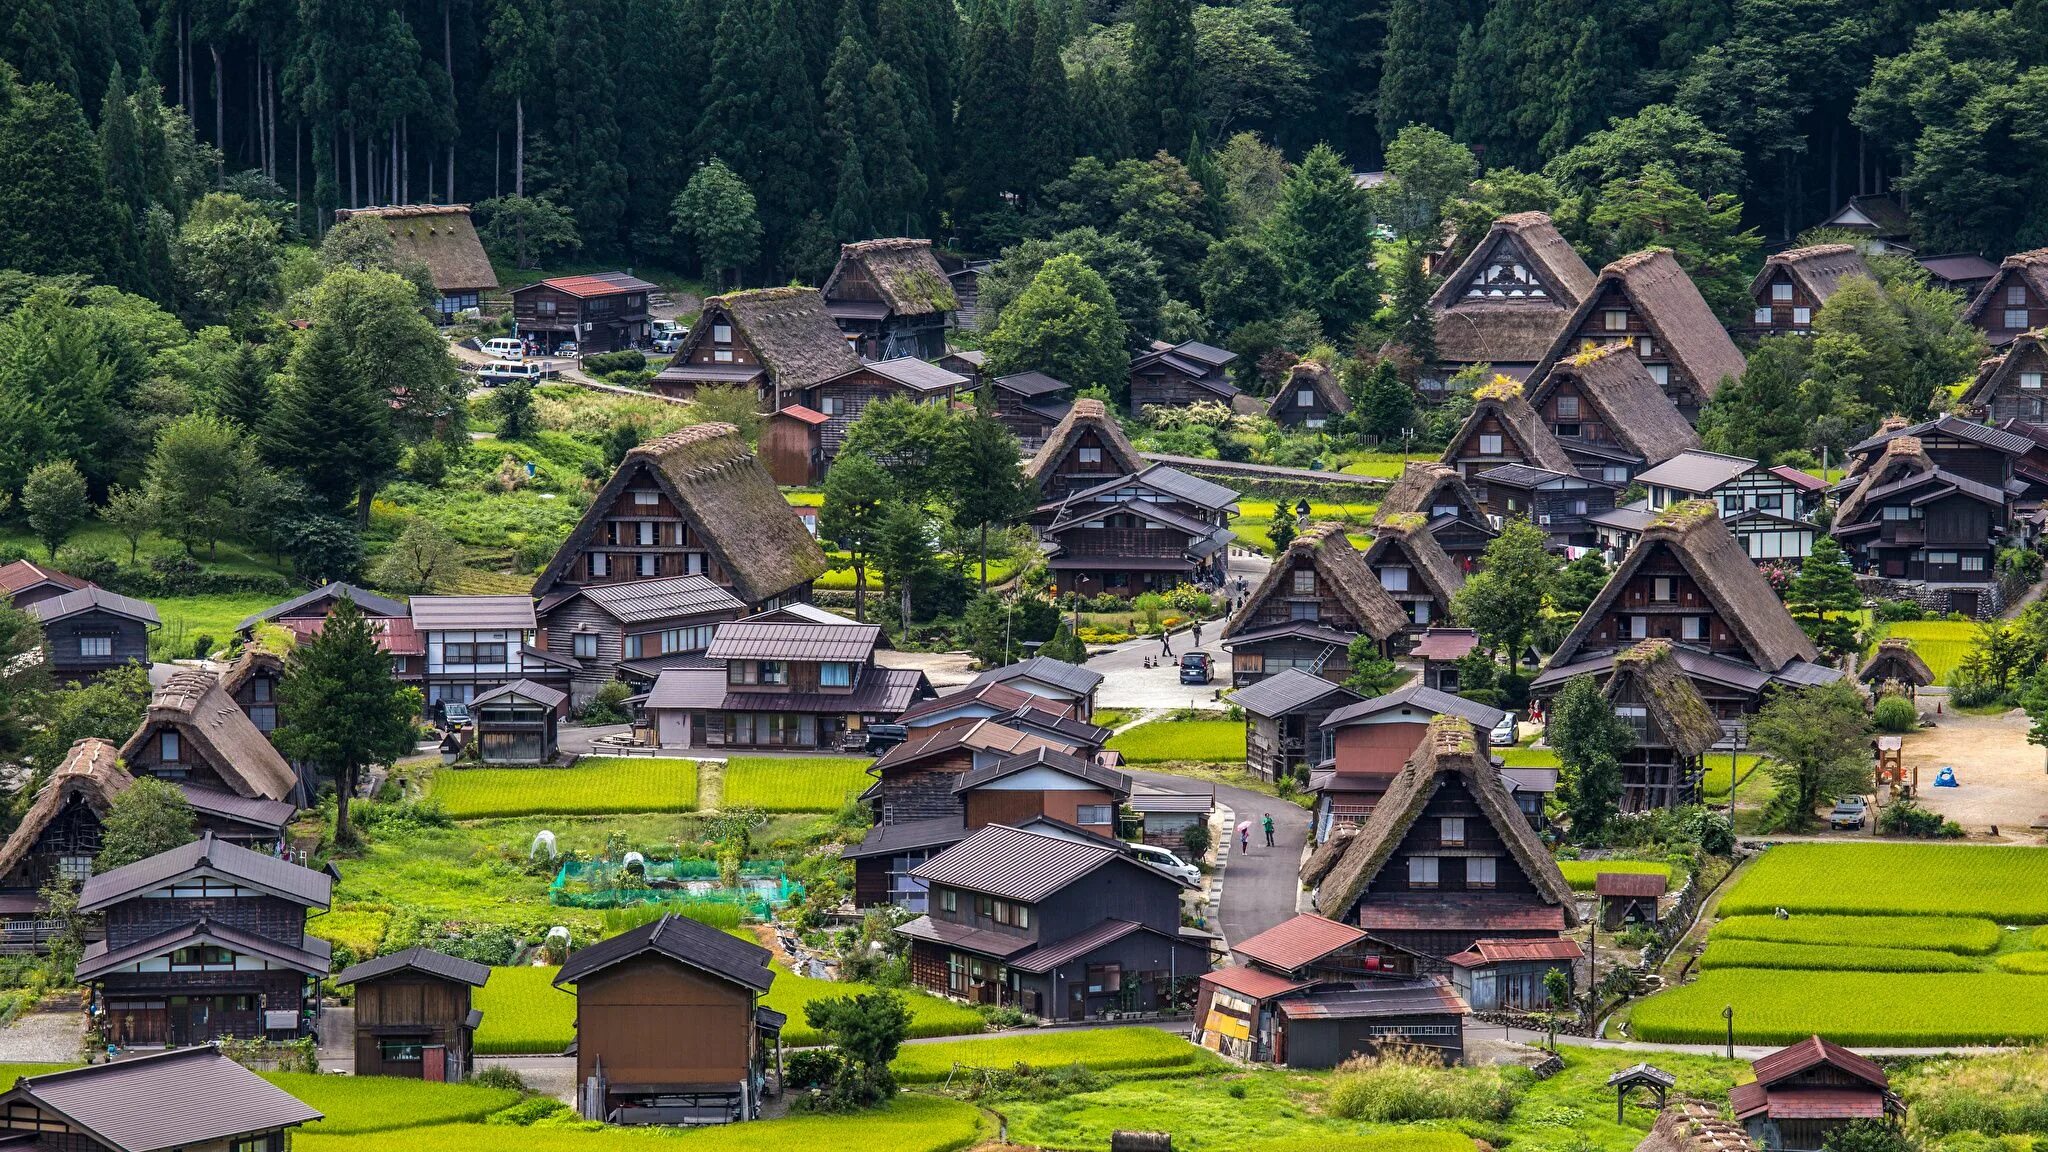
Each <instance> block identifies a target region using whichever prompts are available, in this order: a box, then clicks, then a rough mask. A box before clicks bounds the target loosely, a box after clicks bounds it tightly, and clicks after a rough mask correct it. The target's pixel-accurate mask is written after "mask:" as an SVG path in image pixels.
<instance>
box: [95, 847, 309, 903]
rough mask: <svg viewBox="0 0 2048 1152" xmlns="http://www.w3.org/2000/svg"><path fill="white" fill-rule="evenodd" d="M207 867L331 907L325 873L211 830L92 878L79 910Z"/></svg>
mask: <svg viewBox="0 0 2048 1152" xmlns="http://www.w3.org/2000/svg"><path fill="white" fill-rule="evenodd" d="M202 869H203V870H207V871H211V872H214V873H216V874H218V875H220V876H223V877H226V878H227V879H230V880H233V881H235V882H237V883H240V884H247V885H249V886H250V887H252V888H261V889H263V890H265V891H267V892H273V893H275V894H277V895H279V896H282V897H284V898H285V899H287V900H291V901H293V902H295V903H299V904H303V905H305V906H307V907H310V908H325V907H327V906H328V904H329V902H330V901H331V899H332V897H333V892H334V879H333V877H331V876H329V875H327V873H325V872H315V871H314V870H313V869H311V868H302V867H300V866H299V865H297V864H294V863H292V862H291V861H289V860H280V859H278V858H277V857H275V856H268V855H265V854H264V853H261V852H252V851H250V850H249V849H247V848H244V847H241V846H240V845H238V844H230V843H228V842H227V841H225V840H215V839H214V838H213V833H211V832H208V833H206V834H204V835H202V836H201V837H200V838H199V839H197V840H194V841H193V842H192V843H190V844H186V845H184V846H182V847H178V848H173V849H171V850H170V851H168V852H159V853H157V854H156V855H154V856H151V857H149V858H148V859H146V860H137V861H136V862H135V863H133V864H127V865H123V866H122V867H119V868H116V869H114V870H113V871H111V872H102V873H100V874H99V875H97V876H94V877H92V878H91V879H89V880H87V881H86V882H85V886H84V887H82V888H80V889H79V892H78V910H79V911H80V912H97V911H99V910H100V909H102V908H104V907H106V906H107V905H109V904H114V903H118V902H120V901H122V900H125V899H127V898H128V897H130V896H135V895H139V894H141V893H143V892H149V891H152V890H154V889H157V888H160V887H162V886H163V885H165V884H168V883H169V882H171V881H172V880H175V879H178V878H179V877H181V876H186V875H189V874H191V873H194V872H198V871H201V870H202Z"/></svg>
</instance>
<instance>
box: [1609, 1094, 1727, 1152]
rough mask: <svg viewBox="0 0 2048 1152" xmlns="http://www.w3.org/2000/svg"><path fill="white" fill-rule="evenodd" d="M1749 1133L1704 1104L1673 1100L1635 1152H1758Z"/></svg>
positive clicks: (1660, 1113) (1718, 1110) (1699, 1101)
mask: <svg viewBox="0 0 2048 1152" xmlns="http://www.w3.org/2000/svg"><path fill="white" fill-rule="evenodd" d="M1755 1150H1756V1144H1755V1143H1754V1142H1753V1141H1751V1140H1750V1138H1749V1133H1748V1132H1745V1131H1743V1128H1742V1125H1740V1124H1737V1123H1736V1122H1735V1121H1733V1120H1726V1119H1723V1118H1722V1116H1721V1110H1720V1109H1719V1108H1716V1107H1715V1106H1714V1105H1712V1104H1709V1103H1707V1102H1705V1101H1703V1100H1673V1101H1672V1102H1671V1103H1669V1104H1667V1105H1665V1107H1664V1109H1663V1110H1662V1111H1660V1112H1658V1113H1657V1121H1656V1123H1654V1124H1652V1125H1651V1126H1650V1134H1649V1135H1647V1136H1645V1137H1643V1139H1642V1142H1641V1143H1639V1144H1637V1145H1636V1147H1635V1152H1755Z"/></svg>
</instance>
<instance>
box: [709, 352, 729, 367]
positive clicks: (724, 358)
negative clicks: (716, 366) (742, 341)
mask: <svg viewBox="0 0 2048 1152" xmlns="http://www.w3.org/2000/svg"><path fill="white" fill-rule="evenodd" d="M711 359H712V360H714V361H716V362H717V363H720V364H730V363H732V349H730V348H713V349H712V350H711Z"/></svg>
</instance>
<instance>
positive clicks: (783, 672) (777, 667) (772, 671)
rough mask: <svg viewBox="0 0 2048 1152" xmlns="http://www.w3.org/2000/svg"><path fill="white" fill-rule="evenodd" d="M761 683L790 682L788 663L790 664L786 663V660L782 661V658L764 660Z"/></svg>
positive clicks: (762, 662)
mask: <svg viewBox="0 0 2048 1152" xmlns="http://www.w3.org/2000/svg"><path fill="white" fill-rule="evenodd" d="M761 683H763V684H787V683H789V665H788V664H785V663H784V662H782V661H780V660H763V661H761Z"/></svg>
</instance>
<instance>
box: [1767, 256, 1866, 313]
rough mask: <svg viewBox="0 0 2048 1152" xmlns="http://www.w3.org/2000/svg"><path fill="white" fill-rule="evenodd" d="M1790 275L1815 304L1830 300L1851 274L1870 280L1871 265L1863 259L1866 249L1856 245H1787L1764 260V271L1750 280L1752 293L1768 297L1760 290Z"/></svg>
mask: <svg viewBox="0 0 2048 1152" xmlns="http://www.w3.org/2000/svg"><path fill="white" fill-rule="evenodd" d="M1781 274H1782V275H1786V276H1789V277H1791V278H1792V282H1793V283H1795V284H1798V285H1799V286H1800V287H1802V288H1804V289H1806V294H1807V295H1808V296H1811V297H1812V298H1813V302H1814V304H1815V306H1816V307H1817V306H1819V305H1822V304H1825V303H1827V302H1828V297H1830V296H1833V295H1834V294H1835V289H1837V288H1839V287H1841V286H1842V281H1844V280H1847V279H1848V278H1849V277H1851V276H1861V277H1863V278H1864V279H1866V280H1868V279H1870V278H1871V276H1870V266H1869V265H1868V264H1865V263H1864V262H1863V250H1862V249H1860V248H1858V247H1856V246H1855V245H1854V244H1809V245H1807V246H1806V247H1804V248H1787V249H1785V250H1784V251H1783V252H1773V253H1772V254H1771V256H1770V258H1769V259H1767V260H1765V261H1764V266H1763V270H1762V271H1760V272H1758V273H1757V274H1756V277H1755V278H1754V279H1752V280H1751V281H1750V282H1749V294H1750V296H1752V297H1754V298H1756V299H1759V300H1764V299H1766V298H1765V297H1763V296H1760V295H1759V293H1761V292H1763V291H1764V290H1765V289H1766V288H1768V287H1769V286H1770V285H1771V283H1772V282H1773V281H1775V280H1777V278H1778V277H1779V275H1781Z"/></svg>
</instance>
